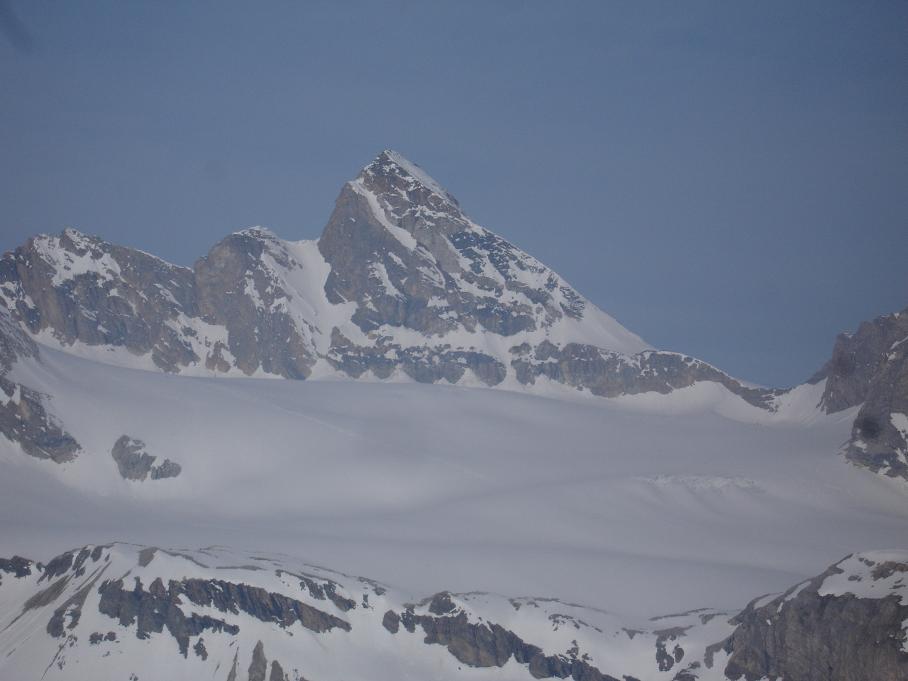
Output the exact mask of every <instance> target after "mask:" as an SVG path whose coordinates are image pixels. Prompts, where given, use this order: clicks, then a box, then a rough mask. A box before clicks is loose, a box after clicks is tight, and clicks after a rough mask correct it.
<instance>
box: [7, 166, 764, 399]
mask: <svg viewBox="0 0 908 681" xmlns="http://www.w3.org/2000/svg"><path fill="white" fill-rule="evenodd" d="M0 307H2V308H6V310H8V311H9V314H10V317H11V318H12V319H14V320H15V321H16V322H17V323H18V324H19V325H21V326H22V328H24V329H26V330H27V331H28V332H29V334H30V335H31V336H32V337H33V338H35V339H37V340H38V341H39V342H41V343H46V344H49V345H52V346H54V347H57V348H60V349H63V350H64V351H67V352H74V353H76V354H81V355H85V356H89V357H91V358H92V359H98V360H101V361H107V362H112V363H119V364H126V365H127V366H133V367H139V368H146V369H155V370H160V371H166V372H172V373H188V374H204V375H241V376H278V377H284V378H291V379H304V378H309V377H311V376H313V375H315V376H321V375H326V374H341V375H346V376H350V377H361V376H363V375H364V374H369V375H371V376H374V377H377V378H380V379H385V378H390V377H394V376H405V377H407V378H409V379H411V380H415V381H420V382H436V381H446V382H449V383H461V382H467V383H470V384H476V383H478V384H480V385H487V386H505V387H507V386H511V387H522V388H525V387H526V388H530V389H534V388H533V386H534V384H537V383H538V381H539V379H540V378H543V377H544V378H545V379H546V380H548V381H554V382H556V383H561V384H564V385H567V386H569V387H571V388H576V389H580V390H588V391H590V392H591V393H594V394H597V395H605V396H613V395H618V394H635V393H639V392H647V391H657V392H661V393H668V392H671V391H672V390H675V389H678V388H683V387H688V386H690V385H693V384H694V383H696V382H698V381H715V382H719V383H721V384H722V385H723V386H725V387H726V388H727V389H728V390H730V391H732V392H734V393H735V394H738V395H740V396H742V397H743V398H744V399H746V400H747V401H749V402H750V403H751V404H754V405H757V406H760V407H762V408H765V409H769V410H771V409H773V405H774V403H773V396H774V394H775V393H774V392H773V391H769V390H766V391H763V390H761V389H757V388H750V387H746V386H744V385H742V384H741V383H740V382H738V381H737V380H735V379H733V378H731V377H730V376H728V375H726V374H724V373H723V372H721V371H719V370H717V369H715V368H714V367H711V366H709V365H708V364H706V363H704V362H701V361H699V360H695V359H693V358H689V357H683V356H681V355H677V354H675V353H663V352H659V351H655V350H653V349H651V348H649V346H648V345H647V344H646V343H645V342H644V341H643V340H641V339H640V338H639V337H638V336H636V335H634V334H633V333H631V332H630V331H628V330H627V329H625V328H624V327H622V326H621V325H620V324H619V323H618V322H616V321H615V320H614V319H612V318H611V317H609V316H608V315H607V314H605V313H604V312H602V311H601V310H599V309H598V308H596V307H595V306H594V305H593V304H592V303H590V302H589V301H588V300H587V299H585V298H584V297H583V296H582V295H581V294H580V293H578V292H577V291H576V290H575V289H574V288H572V287H571V286H570V285H569V284H568V283H567V282H566V281H564V279H562V278H561V277H560V276H559V275H558V274H556V273H555V272H553V271H552V270H550V269H549V268H548V267H546V266H545V265H544V264H542V263H541V262H539V261H538V260H537V259H535V258H533V257H532V256H530V255H528V254H527V253H525V252H523V251H521V250H520V249H519V248H517V247H516V246H514V245H513V244H511V243H509V242H508V241H506V240H505V239H503V238H502V237H500V236H498V235H497V234H495V233H493V232H491V231H489V230H487V229H485V228H484V227H481V226H479V225H477V224H476V223H475V222H473V221H472V220H471V219H470V218H469V217H468V216H467V215H466V214H465V213H464V212H463V210H462V209H461V207H460V205H459V204H458V202H457V200H456V199H455V198H454V197H453V196H452V195H451V194H450V193H449V192H447V191H446V190H444V189H443V188H442V187H441V186H440V185H439V184H438V183H437V182H436V181H435V180H433V179H432V178H431V177H429V176H428V175H427V174H426V173H425V172H424V171H423V170H422V169H421V168H419V167H418V166H416V165H415V164H413V163H411V162H410V161H408V160H406V159H405V158H403V157H402V156H400V155H399V154H397V153H396V152H393V151H385V152H382V153H381V154H380V155H379V156H378V157H377V158H376V159H375V160H374V161H373V162H372V163H370V164H369V165H367V166H366V167H365V168H364V169H363V170H362V172H361V173H360V174H359V175H358V176H357V177H356V178H355V179H354V180H352V181H350V182H348V183H346V184H345V185H344V187H343V188H342V190H341V192H340V195H339V197H338V199H337V201H336V205H335V209H334V212H333V213H332V215H331V217H330V219H329V221H328V223H327V225H326V227H325V229H324V232H323V234H322V236H321V237H320V238H319V239H318V241H317V242H289V241H284V240H282V239H279V238H278V237H276V236H275V235H274V234H272V233H270V232H269V231H267V230H264V229H260V228H254V229H249V230H244V231H241V232H237V233H235V234H231V235H230V236H228V237H226V238H225V239H223V240H222V241H221V242H219V243H218V244H216V245H215V246H214V247H213V248H212V249H211V251H209V253H208V254H207V255H206V256H205V257H203V258H200V259H199V260H198V261H197V262H196V263H195V264H194V265H193V267H192V268H185V267H179V266H176V265H171V264H169V263H166V262H164V261H162V260H160V259H158V258H155V257H154V256H151V255H148V254H146V253H143V252H141V251H138V250H135V249H130V248H125V247H122V246H116V245H113V244H110V243H107V242H105V241H103V240H101V239H99V238H96V237H91V236H87V235H85V234H82V233H80V232H78V231H77V230H74V229H66V230H64V231H63V232H62V233H61V234H60V235H57V236H44V235H41V236H37V237H34V238H32V239H30V240H29V241H28V242H27V243H26V244H24V245H23V246H21V247H19V248H17V249H15V250H14V251H12V252H10V253H7V254H6V255H4V256H3V258H2V259H0ZM641 353H645V354H641Z"/></svg>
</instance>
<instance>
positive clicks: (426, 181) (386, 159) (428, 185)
mask: <svg viewBox="0 0 908 681" xmlns="http://www.w3.org/2000/svg"><path fill="white" fill-rule="evenodd" d="M357 179H362V180H363V181H364V182H365V183H367V184H373V183H377V182H380V181H381V180H385V181H387V182H388V183H389V184H390V185H391V186H393V187H394V188H395V189H396V190H397V191H399V192H402V193H410V192H419V191H420V190H424V191H425V192H427V193H428V194H429V195H434V196H436V197H439V198H441V199H443V200H445V201H447V202H449V203H453V204H454V205H457V199H455V198H454V196H453V195H452V194H451V193H450V192H449V191H448V190H447V189H445V188H444V187H443V186H442V185H441V183H439V182H438V181H437V180H436V179H435V178H433V177H432V176H431V175H429V173H427V172H426V171H425V170H424V169H423V168H422V167H420V166H419V165H417V164H416V163H413V161H410V160H409V159H407V158H406V157H405V156H404V155H403V154H401V153H400V152H397V151H394V150H393V149H385V150H384V151H383V152H381V153H380V154H379V155H378V156H376V157H375V159H374V160H373V161H372V162H371V163H370V164H369V165H367V166H365V167H364V168H363V170H362V172H361V173H360V175H359V177H358V178H357Z"/></svg>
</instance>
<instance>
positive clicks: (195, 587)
mask: <svg viewBox="0 0 908 681" xmlns="http://www.w3.org/2000/svg"><path fill="white" fill-rule="evenodd" d="M168 591H169V593H170V594H171V595H172V597H176V596H179V595H184V596H186V598H187V599H189V601H190V602H192V603H195V604H196V605H204V606H210V607H214V608H216V609H217V610H220V611H221V612H233V613H238V612H245V613H246V614H248V615H252V616H253V617H255V618H256V619H259V620H261V621H262V622H272V623H275V624H278V625H280V626H281V627H289V626H290V625H292V624H293V623H294V622H299V623H300V624H301V625H302V626H304V627H305V628H307V629H310V630H312V631H314V632H316V633H322V632H325V631H331V630H332V629H334V628H339V629H343V630H344V631H350V624H349V623H347V622H346V621H344V620H342V619H340V618H339V617H335V616H334V615H330V614H328V613H326V612H323V611H321V610H319V609H317V608H313V607H312V606H311V605H308V604H306V603H303V602H302V601H297V600H295V599H292V598H288V597H287V596H284V595H282V594H278V593H271V592H268V591H265V590H264V589H262V588H260V587H256V586H248V585H246V584H234V583H233V582H225V581H223V580H218V579H211V580H202V579H184V580H183V581H182V582H175V581H173V580H171V582H170V585H169V589H168Z"/></svg>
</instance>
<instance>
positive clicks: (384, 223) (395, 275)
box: [319, 151, 584, 336]
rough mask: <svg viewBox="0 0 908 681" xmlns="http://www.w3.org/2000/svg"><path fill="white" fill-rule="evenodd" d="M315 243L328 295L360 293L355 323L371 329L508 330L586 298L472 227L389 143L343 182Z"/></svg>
mask: <svg viewBox="0 0 908 681" xmlns="http://www.w3.org/2000/svg"><path fill="white" fill-rule="evenodd" d="M388 225H391V227H390V228H389V227H388ZM319 250H320V251H321V253H322V255H323V256H324V258H325V260H326V261H327V262H328V263H329V264H330V265H331V274H330V275H329V276H328V280H327V282H326V284H325V291H326V293H327V295H328V299H329V300H331V301H332V302H342V301H355V302H356V303H357V311H356V313H355V314H354V316H353V321H354V322H355V323H356V324H357V325H358V326H359V327H360V328H361V329H362V330H363V331H366V332H368V331H371V330H373V329H375V328H377V327H378V326H381V325H382V324H389V325H391V326H401V327H405V328H409V329H413V330H416V331H420V332H422V333H425V334H429V335H439V334H443V333H445V332H447V331H452V330H455V329H458V328H462V329H466V330H469V331H473V330H476V329H484V330H486V331H489V332H491V333H495V334H499V335H503V336H510V335H513V334H515V333H517V332H519V331H526V330H532V329H535V328H539V327H541V326H547V325H551V323H552V322H553V321H555V320H556V319H559V318H561V317H562V316H563V315H564V314H566V313H569V314H571V315H572V316H575V317H576V318H580V317H581V316H582V313H583V307H584V302H583V299H582V298H581V297H580V296H579V294H576V292H574V291H573V289H570V287H568V286H567V285H566V284H564V282H562V281H561V280H560V279H559V278H558V277H557V275H555V274H554V273H553V272H551V271H550V270H548V269H547V268H546V267H545V266H544V265H542V264H541V263H539V262H538V261H537V260H535V258H531V257H530V256H528V255H526V254H525V253H523V252H522V251H520V250H519V249H517V248H515V247H514V246H513V245H512V244H510V243H508V242H507V241H505V240H504V239H502V238H501V237H498V236H497V235H495V234H493V233H492V232H489V231H488V230H485V229H483V228H481V227H479V226H477V225H475V224H474V223H473V222H472V221H471V220H470V219H469V218H468V217H467V216H466V215H464V213H463V212H462V211H461V209H460V206H459V205H458V203H457V201H456V199H454V197H452V196H451V195H450V194H448V193H447V192H445V191H444V190H443V189H441V188H440V187H438V186H437V185H435V184H434V181H432V180H430V179H427V178H425V177H421V174H420V171H419V170H418V169H414V167H413V166H412V165H411V164H409V162H407V161H406V160H405V159H402V158H400V157H399V156H398V155H397V154H395V153H394V152H390V151H385V152H382V153H381V154H380V155H379V156H378V158H376V159H375V160H374V161H373V162H372V163H371V164H370V165H368V166H367V167H366V168H365V169H364V170H363V171H362V173H360V175H359V177H357V178H356V180H354V181H353V182H349V183H347V185H345V186H344V188H343V190H342V191H341V194H340V196H339V197H338V199H337V203H336V205H335V209H334V213H333V214H332V215H331V218H330V219H329V221H328V225H327V226H326V227H325V231H324V233H323V234H322V237H321V239H319ZM521 273H525V274H526V275H527V276H526V277H521V276H519V275H520V274H521ZM526 279H538V280H540V282H542V285H537V286H536V287H531V286H529V285H528V284H527V283H525V280H526ZM561 288H564V289H565V291H566V292H567V293H562V292H561ZM505 294H513V295H505ZM537 306H538V309H537Z"/></svg>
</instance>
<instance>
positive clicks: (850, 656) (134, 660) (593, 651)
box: [0, 544, 908, 681]
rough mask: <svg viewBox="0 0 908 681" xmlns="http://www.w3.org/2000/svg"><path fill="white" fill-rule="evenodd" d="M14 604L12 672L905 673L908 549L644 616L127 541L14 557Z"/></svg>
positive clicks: (322, 680)
mask: <svg viewBox="0 0 908 681" xmlns="http://www.w3.org/2000/svg"><path fill="white" fill-rule="evenodd" d="M0 603H2V607H0V676H2V677H3V678H10V679H12V678H16V679H31V678H35V679H37V678H45V679H55V678H60V679H88V678H92V679H115V678H117V679H120V678H122V679H126V678H138V679H165V678H166V679H173V680H176V679H199V678H210V679H223V680H225V681H226V680H235V681H236V680H242V681H245V680H246V679H249V681H264V680H265V679H269V680H270V681H281V680H283V679H296V680H298V679H306V680H308V681H333V680H335V679H338V680H339V679H345V680H347V681H355V680H357V679H363V680H364V681H365V680H368V681H375V679H395V680H397V679H414V680H416V679H419V680H422V679H429V678H435V679H456V678H470V679H508V680H510V679H514V680H519V679H533V678H536V679H542V678H573V679H577V680H578V681H618V680H624V681H628V680H629V679H637V680H639V681H650V680H653V681H655V680H657V679H665V680H674V681H682V680H684V681H690V680H694V679H698V680H700V681H707V680H709V679H716V680H719V679H739V678H742V677H745V678H748V679H751V678H753V679H757V678H785V679H796V680H797V679H819V678H823V679H827V680H829V681H837V680H839V679H856V678H867V679H870V678H872V679H874V680H875V681H899V680H901V679H904V678H906V674H908V645H906V633H908V632H906V627H908V552H905V551H890V552H881V551H878V552H870V553H866V554H855V555H851V556H848V557H847V558H845V559H843V560H841V561H839V562H838V563H836V564H835V565H833V566H831V567H830V568H829V569H828V570H826V571H825V572H824V573H822V574H821V575H819V576H817V577H815V578H812V579H810V580H807V581H805V582H803V583H800V584H797V585H794V586H792V587H791V588H789V589H787V590H786V591H785V592H783V593H781V594H777V595H768V596H762V597H759V598H757V599H755V600H754V601H752V602H751V603H750V604H749V605H748V606H747V607H746V608H745V609H744V610H743V611H741V612H740V613H738V614H736V615H734V616H732V615H733V613H727V612H719V611H715V610H711V609H708V608H704V609H698V610H694V611H691V612H687V613H683V614H673V615H667V616H661V617H654V618H650V619H631V618H626V617H620V616H617V615H615V614H612V613H609V612H605V611H602V610H593V609H589V608H584V607H581V606H578V605H572V604H569V603H563V602H560V601H557V600H553V599H545V598H528V597H520V598H514V597H511V598H507V597H503V596H496V595H493V594H487V593H475V592H474V593H464V594H457V593H450V592H440V593H436V594H435V595H433V596H430V597H427V598H421V599H414V598H412V597H411V596H410V595H408V594H405V593H401V592H399V591H397V590H395V589H393V588H389V587H387V586H385V585H383V584H380V583H378V582H375V581H373V580H370V579H365V578H361V577H351V576H348V575H345V574H340V573H337V572H333V571H330V570H327V569H324V568H321V567H316V566H313V565H309V564H306V563H304V562H301V561H299V560H294V559H292V558H290V557H288V556H284V555H262V554H245V553H239V552H236V551H231V550H228V549H225V548H219V547H210V548H207V549H201V550H193V551H188V550H164V549H159V548H155V547H142V546H136V545H128V544H113V545H106V546H86V547H85V548H82V549H81V550H75V551H70V552H66V553H64V554H61V555H59V556H57V557H55V558H54V559H53V560H50V561H49V562H48V563H47V564H41V563H34V562H32V561H30V560H26V559H23V558H13V559H3V560H0ZM806 651H809V652H806ZM815 669H821V670H822V676H818V675H817V673H815V671H814V670H815Z"/></svg>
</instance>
